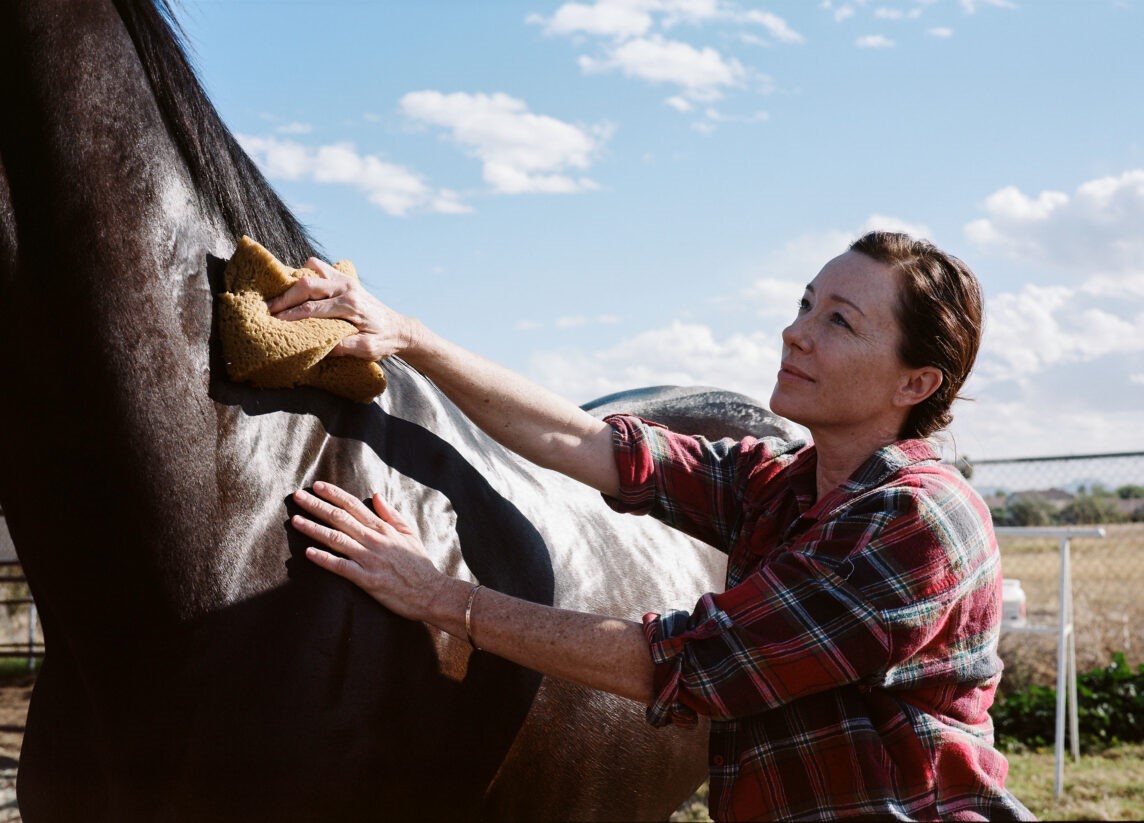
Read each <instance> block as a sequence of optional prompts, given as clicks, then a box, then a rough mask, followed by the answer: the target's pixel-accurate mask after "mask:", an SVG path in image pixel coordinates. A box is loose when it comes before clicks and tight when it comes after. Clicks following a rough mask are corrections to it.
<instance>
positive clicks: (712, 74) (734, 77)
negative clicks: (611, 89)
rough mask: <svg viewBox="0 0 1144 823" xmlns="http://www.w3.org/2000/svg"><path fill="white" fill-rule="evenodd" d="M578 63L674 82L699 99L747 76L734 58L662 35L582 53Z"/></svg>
mask: <svg viewBox="0 0 1144 823" xmlns="http://www.w3.org/2000/svg"><path fill="white" fill-rule="evenodd" d="M579 63H580V68H581V70H583V71H584V72H585V73H586V74H597V73H602V72H609V71H619V72H621V73H623V74H625V75H627V76H629V77H638V78H639V79H641V80H646V81H648V82H651V83H671V84H674V85H677V86H679V87H680V89H681V93H682V94H683V95H684V96H686V97H688V98H691V99H696V100H713V99H718V98H719V97H720V96H721V95H722V90H723V89H725V88H729V87H735V86H741V85H742V84H743V82H744V80H745V79H746V77H747V70H746V68H745V67H744V66H743V64H742V63H740V62H739V61H738V60H735V59H734V58H732V59H725V58H724V57H723V56H722V55H721V54H719V52H718V51H716V50H715V49H713V48H709V47H708V48H701V49H699V48H695V47H694V46H692V45H690V44H688V43H684V42H681V41H678V40H668V39H665V38H664V37H662V36H660V35H652V36H651V37H641V38H637V39H634V40H629V41H627V42H625V43H623V44H621V45H619V46H617V47H616V48H614V49H612V50H611V51H610V53H608V55H607V56H605V57H603V58H598V59H597V58H593V57H587V56H582V57H581V58H580V60H579Z"/></svg>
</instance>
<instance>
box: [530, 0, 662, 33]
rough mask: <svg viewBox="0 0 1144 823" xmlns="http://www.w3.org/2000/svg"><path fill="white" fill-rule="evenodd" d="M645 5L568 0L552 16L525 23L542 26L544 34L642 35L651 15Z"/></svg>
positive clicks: (532, 16) (533, 16) (532, 17)
mask: <svg viewBox="0 0 1144 823" xmlns="http://www.w3.org/2000/svg"><path fill="white" fill-rule="evenodd" d="M646 5H647V4H643V3H631V2H608V0H601V2H597V3H593V4H592V5H590V6H589V5H585V4H583V3H565V4H564V5H562V6H560V8H558V9H557V10H556V12H555V13H554V14H553V15H552V17H550V18H547V19H545V18H544V17H542V16H540V15H537V14H533V15H529V16H528V18H526V22H529V23H535V24H540V25H543V26H544V32H545V34H553V35H569V34H593V35H598V36H602V37H615V38H620V39H623V38H627V37H636V36H639V35H641V34H644V33H645V32H646V31H647V30H648V29H650V28H651V25H652V18H651V14H649V13H648V10H647V8H646Z"/></svg>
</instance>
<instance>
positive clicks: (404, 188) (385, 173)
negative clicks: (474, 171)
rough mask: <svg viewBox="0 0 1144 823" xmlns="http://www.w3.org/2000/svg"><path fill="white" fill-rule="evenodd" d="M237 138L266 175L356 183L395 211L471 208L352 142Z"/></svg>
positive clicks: (386, 208) (449, 211) (400, 214)
mask: <svg viewBox="0 0 1144 823" xmlns="http://www.w3.org/2000/svg"><path fill="white" fill-rule="evenodd" d="M238 140H239V142H240V143H241V144H242V147H243V148H244V149H245V150H246V152H247V153H248V154H250V156H251V157H252V158H253V159H254V161H255V162H256V163H257V164H258V165H259V166H260V167H261V168H262V170H263V172H265V174H266V175H267V176H268V177H271V178H279V179H285V180H308V181H311V182H315V183H336V184H341V185H347V186H352V187H353V188H356V189H359V190H360V191H362V192H364V193H365V195H366V197H367V198H368V199H369V201H370V202H371V203H373V204H374V205H376V206H378V207H380V208H381V209H382V210H383V211H385V212H386V213H387V214H390V215H393V216H395V217H403V216H405V215H407V214H409V213H410V212H413V211H430V212H438V213H443V214H459V213H464V212H468V211H470V208H469V207H468V206H467V205H465V204H464V203H463V202H462V200H461V198H460V196H459V195H457V193H456V192H452V191H450V190H448V189H434V188H432V187H431V186H429V185H428V184H427V183H426V182H425V181H424V180H423V179H422V177H421V176H420V175H418V174H417V173H415V172H413V171H410V170H409V169H407V168H405V167H404V166H399V165H396V164H394V163H389V162H387V161H385V160H382V159H381V158H380V157H378V156H376V155H363V154H359V153H358V151H357V149H356V148H355V147H354V145H353V144H352V143H333V144H329V145H325V146H319V147H318V148H311V147H309V146H304V145H302V144H301V143H297V142H294V141H292V140H281V139H278V138H276V137H255V136H251V135H241V134H240V135H238Z"/></svg>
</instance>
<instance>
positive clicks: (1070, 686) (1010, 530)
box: [994, 526, 1104, 800]
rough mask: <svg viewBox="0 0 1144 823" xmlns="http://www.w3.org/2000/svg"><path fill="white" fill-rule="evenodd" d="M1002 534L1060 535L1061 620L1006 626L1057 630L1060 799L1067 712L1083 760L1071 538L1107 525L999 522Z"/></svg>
mask: <svg viewBox="0 0 1144 823" xmlns="http://www.w3.org/2000/svg"><path fill="white" fill-rule="evenodd" d="M994 531H995V532H996V533H997V536H998V537H1005V536H1013V537H1016V536H1020V537H1056V538H1058V539H1059V540H1060V551H1061V556H1060V569H1059V575H1060V579H1059V585H1058V588H1057V623H1056V625H1055V626H1028V627H1012V628H1007V629H1005V630H1006V631H1014V632H1021V631H1024V632H1036V633H1040V634H1043V633H1044V632H1045V631H1046V630H1047V631H1055V632H1056V635H1057V714H1056V740H1055V743H1054V748H1055V750H1056V777H1055V779H1054V781H1053V797H1054V798H1055V799H1057V800H1060V798H1061V794H1062V792H1063V791H1064V783H1065V714H1066V712H1067V714H1068V721H1069V737H1070V741H1069V742H1070V743H1071V746H1070V748H1071V749H1072V756H1073V761H1074V762H1075V761H1077V760H1080V719H1079V717H1078V713H1077V689H1076V633H1075V631H1074V630H1073V628H1074V627H1073V594H1072V551H1071V547H1070V544H1069V541H1070V540H1071V539H1072V538H1073V537H1099V538H1102V537H1104V529H1100V528H1088V529H1085V528H1076V527H1073V526H1068V527H1061V528H1040V527H1024V526H998V527H996V528H995V529H994Z"/></svg>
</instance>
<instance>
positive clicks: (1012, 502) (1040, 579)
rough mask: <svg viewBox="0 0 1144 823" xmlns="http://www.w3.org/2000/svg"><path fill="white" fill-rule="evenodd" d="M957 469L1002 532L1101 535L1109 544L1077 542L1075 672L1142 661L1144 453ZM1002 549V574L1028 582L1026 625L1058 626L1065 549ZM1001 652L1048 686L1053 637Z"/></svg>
mask: <svg viewBox="0 0 1144 823" xmlns="http://www.w3.org/2000/svg"><path fill="white" fill-rule="evenodd" d="M960 467H962V470H963V472H965V473H967V474H968V475H969V478H970V482H971V483H973V485H974V486H975V487H976V488H977V490H978V492H980V493H981V495H982V496H983V497H984V498H985V501H986V503H988V504H989V508H990V511H991V512H992V513H993V520H994V522H995V523H996V524H997V525H998V526H1026V527H1028V526H1039V527H1046V526H1049V527H1051V526H1099V527H1101V528H1103V529H1104V532H1105V537H1104V538H1103V539H1094V538H1073V539H1072V540H1071V541H1070V549H1071V555H1072V569H1071V572H1072V582H1073V587H1072V591H1073V604H1074V631H1075V632H1076V653H1077V667H1078V669H1079V670H1080V671H1085V670H1087V669H1091V668H1095V667H1098V666H1106V665H1108V663H1109V662H1110V661H1111V659H1112V653H1113V652H1116V651H1123V652H1124V653H1125V654H1126V655H1127V657H1128V660H1129V662H1130V663H1137V662H1142V661H1144V452H1125V453H1119V454H1103V455H1080V456H1071V457H1048V458H1046V457H1042V458H1029V459H1015V460H973V461H963V462H962V463H961V464H960ZM1000 544H1001V566H1002V570H1003V572H1004V575H1005V577H1006V578H1009V579H1017V580H1020V581H1021V588H1022V589H1023V591H1024V593H1025V597H1026V604H1027V610H1028V620H1029V623H1030V624H1032V625H1037V624H1055V623H1056V621H1057V609H1058V600H1059V597H1058V583H1059V570H1060V540H1059V539H1057V538H1052V537H1040V538H1030V537H1025V536H1021V535H1006V536H1004V537H1002V538H1001V539H1000ZM1001 650H1002V656H1003V657H1004V658H1005V660H1006V663H1007V665H1008V666H1009V668H1010V670H1011V671H1012V672H1014V674H1015V675H1017V676H1018V679H1019V680H1020V681H1024V680H1026V679H1031V680H1035V681H1037V682H1043V683H1045V684H1046V685H1047V684H1048V683H1049V682H1051V678H1052V673H1053V671H1054V667H1055V665H1056V638H1055V637H1054V636H1051V635H1036V634H1025V633H1020V634H1017V633H1014V634H1011V635H1006V636H1003V638H1002V645H1001ZM1021 684H1022V683H1016V684H1014V683H1010V684H1009V685H1014V686H1018V685H1021Z"/></svg>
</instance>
